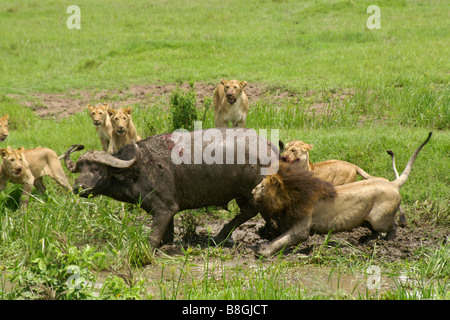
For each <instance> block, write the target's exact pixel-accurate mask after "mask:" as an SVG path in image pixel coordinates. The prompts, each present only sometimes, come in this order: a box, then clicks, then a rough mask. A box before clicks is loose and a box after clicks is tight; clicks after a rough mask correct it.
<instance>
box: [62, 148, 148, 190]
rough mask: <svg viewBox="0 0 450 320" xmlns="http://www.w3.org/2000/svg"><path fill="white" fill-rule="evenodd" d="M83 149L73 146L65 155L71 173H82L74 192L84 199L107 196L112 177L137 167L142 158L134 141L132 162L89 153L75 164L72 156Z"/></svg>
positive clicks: (92, 152)
mask: <svg viewBox="0 0 450 320" xmlns="http://www.w3.org/2000/svg"><path fill="white" fill-rule="evenodd" d="M82 149H84V146H83V145H72V146H71V147H70V148H69V149H68V150H67V151H66V153H65V154H64V162H65V164H66V167H67V169H68V170H69V171H70V172H73V173H80V175H79V176H78V178H77V179H76V181H75V184H74V187H73V192H74V193H76V194H79V195H80V196H83V197H88V196H89V195H97V194H105V193H104V192H105V191H104V190H106V189H108V188H111V187H113V186H111V185H109V184H110V182H108V181H109V179H110V178H111V176H113V175H115V176H117V175H118V174H120V172H122V171H123V170H127V169H129V168H131V167H133V166H135V165H136V164H137V163H138V162H139V160H140V158H141V152H140V150H139V147H138V146H137V144H136V143H135V142H134V141H132V149H134V152H133V158H132V159H130V160H122V159H120V158H118V157H116V156H115V155H111V154H108V153H106V152H105V151H88V152H86V153H85V154H83V155H81V156H80V157H79V158H78V160H77V162H74V161H73V160H72V159H71V158H70V154H71V153H73V152H75V151H79V150H82ZM122 174H123V173H122Z"/></svg>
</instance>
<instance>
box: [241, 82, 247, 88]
mask: <svg viewBox="0 0 450 320" xmlns="http://www.w3.org/2000/svg"><path fill="white" fill-rule="evenodd" d="M239 84H240V85H241V87H242V88H245V86H246V85H247V81H241V82H239Z"/></svg>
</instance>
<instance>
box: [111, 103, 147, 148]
mask: <svg viewBox="0 0 450 320" xmlns="http://www.w3.org/2000/svg"><path fill="white" fill-rule="evenodd" d="M131 111H132V109H131V107H128V108H125V109H124V108H120V109H119V110H114V109H108V114H109V116H110V117H111V124H112V127H113V132H112V136H111V142H110V143H109V148H108V153H110V154H113V153H116V152H118V151H119V150H120V149H121V148H122V147H123V146H124V145H126V144H130V143H131V140H134V141H135V142H137V141H139V140H141V137H139V136H138V134H137V132H136V128H135V127H134V124H133V120H132V119H131Z"/></svg>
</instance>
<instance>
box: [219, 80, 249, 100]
mask: <svg viewBox="0 0 450 320" xmlns="http://www.w3.org/2000/svg"><path fill="white" fill-rule="evenodd" d="M220 83H221V84H222V85H223V89H224V92H225V97H226V99H227V101H228V103H230V104H233V103H235V102H236V100H237V99H238V98H239V96H240V95H241V94H242V92H243V91H244V88H245V86H246V85H247V81H237V80H230V81H227V80H223V79H222V80H221V81H220Z"/></svg>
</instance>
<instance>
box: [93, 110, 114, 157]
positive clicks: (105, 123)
mask: <svg viewBox="0 0 450 320" xmlns="http://www.w3.org/2000/svg"><path fill="white" fill-rule="evenodd" d="M87 108H88V110H89V114H90V116H91V118H92V123H93V124H94V126H95V129H96V130H97V134H98V137H99V138H100V142H101V143H102V148H103V151H108V148H109V142H110V141H111V136H112V132H113V127H112V125H111V120H110V118H109V114H108V108H109V105H108V104H107V103H106V104H104V105H97V106H95V107H93V106H91V105H90V104H88V105H87Z"/></svg>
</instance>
